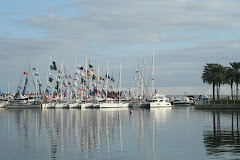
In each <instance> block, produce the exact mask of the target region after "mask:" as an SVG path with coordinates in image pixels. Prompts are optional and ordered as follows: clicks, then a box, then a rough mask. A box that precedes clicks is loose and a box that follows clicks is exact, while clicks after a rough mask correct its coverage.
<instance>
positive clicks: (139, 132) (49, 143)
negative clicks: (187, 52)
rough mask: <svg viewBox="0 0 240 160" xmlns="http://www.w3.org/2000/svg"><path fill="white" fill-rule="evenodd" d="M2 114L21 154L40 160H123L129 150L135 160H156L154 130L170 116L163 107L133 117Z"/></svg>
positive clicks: (107, 112)
mask: <svg viewBox="0 0 240 160" xmlns="http://www.w3.org/2000/svg"><path fill="white" fill-rule="evenodd" d="M4 112H9V113H6V114H5V116H6V117H5V118H4V119H6V121H7V123H9V126H12V127H16V129H14V130H16V131H17V133H16V135H17V136H18V137H19V138H18V139H19V141H20V145H21V144H23V147H24V148H23V151H24V154H25V155H27V156H28V157H31V156H32V155H38V156H37V157H38V158H39V157H40V158H42V159H67V157H69V155H71V156H72V157H73V159H76V158H77V157H78V158H81V159H115V158H119V157H121V158H123V159H126V158H127V157H129V151H131V156H132V157H135V158H136V157H138V156H139V157H145V158H147V159H148V158H151V159H152V158H153V159H158V158H159V149H156V148H159V146H160V144H161V141H160V140H159V139H158V137H159V134H160V133H159V132H160V131H159V130H160V128H161V127H162V126H163V125H164V124H165V123H166V121H167V118H168V117H169V115H171V109H167V108H166V109H165V108H164V109H160V108H159V109H150V110H149V109H137V110H134V112H133V114H130V112H129V109H109V108H108V109H85V110H80V109H69V110H65V109H48V110H39V109H24V110H23V109H21V110H5V111H4ZM10 112H11V113H10ZM8 116H12V117H10V118H9V117H8ZM8 119H9V120H8ZM160 126H161V127H160ZM9 132H10V131H9ZM126 154H127V155H126Z"/></svg>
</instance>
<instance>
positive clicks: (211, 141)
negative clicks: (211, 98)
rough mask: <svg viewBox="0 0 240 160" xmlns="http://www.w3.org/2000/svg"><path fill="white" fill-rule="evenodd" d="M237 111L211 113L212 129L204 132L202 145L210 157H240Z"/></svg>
mask: <svg viewBox="0 0 240 160" xmlns="http://www.w3.org/2000/svg"><path fill="white" fill-rule="evenodd" d="M239 114H240V111H239V110H235V111H226V110H225V111H219V110H216V111H212V112H211V115H212V129H211V130H207V131H204V144H205V148H206V151H207V154H208V155H210V156H213V157H214V156H215V157H216V156H223V155H231V156H233V158H237V157H238V156H240V132H239V118H238V117H239Z"/></svg>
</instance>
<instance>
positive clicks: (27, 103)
mask: <svg viewBox="0 0 240 160" xmlns="http://www.w3.org/2000/svg"><path fill="white" fill-rule="evenodd" d="M27 66H28V69H27V71H26V72H23V74H24V78H25V83H24V87H23V90H22V93H20V92H21V88H22V87H21V85H19V86H18V89H17V93H16V94H17V96H16V97H15V98H14V99H12V100H10V101H9V103H8V104H7V105H6V106H5V107H6V108H40V103H37V102H36V101H35V99H34V98H33V97H30V95H32V94H30V93H29V92H28V90H29V86H30V85H29V81H30V74H31V70H30V63H29V62H28V61H27ZM26 92H27V93H26Z"/></svg>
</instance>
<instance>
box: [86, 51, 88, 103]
mask: <svg viewBox="0 0 240 160" xmlns="http://www.w3.org/2000/svg"><path fill="white" fill-rule="evenodd" d="M87 69H88V67H87V55H86V72H85V75H86V76H85V78H86V87H85V89H86V101H87V99H88V89H87V84H88V83H87V82H88V80H87ZM86 101H85V103H86Z"/></svg>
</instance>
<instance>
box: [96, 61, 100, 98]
mask: <svg viewBox="0 0 240 160" xmlns="http://www.w3.org/2000/svg"><path fill="white" fill-rule="evenodd" d="M97 78H98V79H97V95H96V96H97V98H98V85H100V84H99V65H98V77H97Z"/></svg>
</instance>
